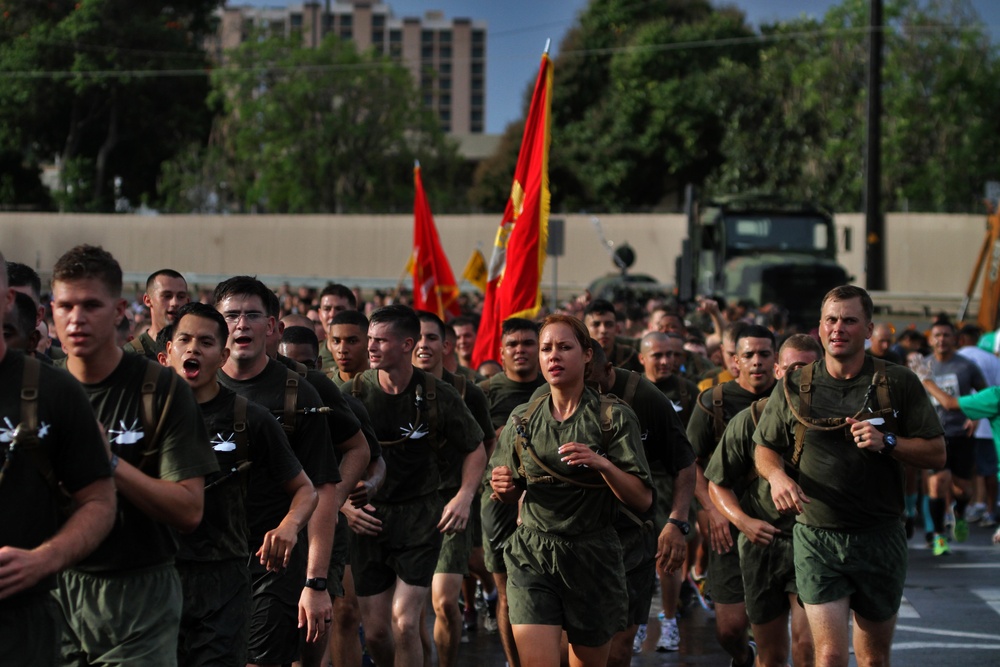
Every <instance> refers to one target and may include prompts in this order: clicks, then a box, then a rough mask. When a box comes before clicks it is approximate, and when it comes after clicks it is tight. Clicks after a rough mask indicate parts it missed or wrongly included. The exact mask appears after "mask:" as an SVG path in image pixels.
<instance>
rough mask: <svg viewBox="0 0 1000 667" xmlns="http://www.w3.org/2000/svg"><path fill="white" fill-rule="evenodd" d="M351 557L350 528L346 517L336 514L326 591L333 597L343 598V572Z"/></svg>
mask: <svg viewBox="0 0 1000 667" xmlns="http://www.w3.org/2000/svg"><path fill="white" fill-rule="evenodd" d="M350 557H351V527H350V526H349V525H348V524H347V517H346V516H344V515H343V514H341V513H340V512H337V528H336V529H335V530H334V531H333V550H332V551H331V552H330V567H329V568H328V569H327V575H326V590H328V591H330V595H332V596H333V597H338V598H342V597H344V572H346V571H347V561H348V559H349V558H350Z"/></svg>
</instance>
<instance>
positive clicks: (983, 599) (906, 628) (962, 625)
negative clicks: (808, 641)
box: [459, 526, 1000, 667]
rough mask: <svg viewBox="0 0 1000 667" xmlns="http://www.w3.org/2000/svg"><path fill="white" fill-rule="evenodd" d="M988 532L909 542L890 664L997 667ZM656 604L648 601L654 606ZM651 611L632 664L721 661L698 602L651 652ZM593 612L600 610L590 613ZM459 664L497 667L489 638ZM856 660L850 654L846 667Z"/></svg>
mask: <svg viewBox="0 0 1000 667" xmlns="http://www.w3.org/2000/svg"><path fill="white" fill-rule="evenodd" d="M992 535H993V529H992V528H990V529H987V528H980V527H977V526H972V527H971V528H970V531H969V540H968V541H967V542H966V543H964V544H953V545H952V553H951V555H949V556H943V557H934V556H933V555H932V554H931V551H930V549H927V548H926V547H925V546H924V544H923V539H922V538H921V537H920V536H919V535H918V536H915V537H914V538H913V539H912V540H911V541H910V565H909V571H908V574H907V579H906V589H905V591H904V593H903V595H904V599H903V606H902V608H901V609H900V617H899V622H898V624H897V628H896V635H895V638H894V641H893V654H892V660H893V663H895V664H897V665H906V667H941V666H951V665H970V666H973V665H974V666H975V667H980V666H990V665H996V666H1000V546H994V545H993V544H992V542H991V538H992ZM657 604H658V603H656V602H654V605H657ZM658 611H659V610H658V609H654V610H653V612H652V619H651V621H650V625H649V638H648V639H647V641H646V648H645V650H644V651H643V653H642V654H640V655H637V656H635V658H634V659H633V660H632V665H633V667H654V666H659V665H676V666H678V667H687V666H694V665H713V666H718V667H724V666H727V665H729V657H728V656H727V655H726V654H725V653H724V652H723V651H722V649H720V648H719V645H718V643H717V642H716V641H715V621H714V620H713V619H712V618H710V617H709V616H708V615H707V614H706V613H705V612H704V611H703V610H702V609H701V608H700V607H695V608H694V609H689V610H688V612H687V613H686V614H685V616H684V617H683V618H681V620H680V624H679V627H680V631H681V646H680V651H678V652H676V653H656V652H655V651H654V650H653V649H654V647H655V645H656V639H657V637H658V636H659V635H658V634H657V633H658V632H659V628H658V625H657V621H656V613H657V612H658ZM595 612H596V613H600V610H595ZM459 664H460V665H463V666H466V665H468V666H472V667H504V664H505V661H504V658H503V652H502V651H501V650H500V644H499V640H498V639H497V637H496V635H488V634H485V633H483V632H482V630H481V629H480V631H479V632H477V633H474V634H472V635H469V641H468V643H465V644H463V645H462V647H461V653H460V655H459ZM856 664H857V663H856V662H855V660H854V659H853V657H852V659H851V665H852V666H854V665H856Z"/></svg>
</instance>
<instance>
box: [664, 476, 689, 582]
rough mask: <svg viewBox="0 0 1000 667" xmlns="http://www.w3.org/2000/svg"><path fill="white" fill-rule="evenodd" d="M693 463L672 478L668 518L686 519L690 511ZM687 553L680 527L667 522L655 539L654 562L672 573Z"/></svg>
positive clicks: (665, 571) (685, 542) (682, 561)
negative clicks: (671, 501) (672, 489)
mask: <svg viewBox="0 0 1000 667" xmlns="http://www.w3.org/2000/svg"><path fill="white" fill-rule="evenodd" d="M695 477H696V474H695V464H694V463H691V465H689V466H688V467H686V468H684V469H683V470H681V471H680V472H678V473H677V476H676V477H675V478H674V497H673V503H672V504H671V506H670V518H671V519H677V520H678V521H685V522H686V521H687V518H688V514H689V513H690V511H691V495H692V494H693V493H694V482H695ZM686 555H687V541H686V540H685V536H684V534H683V533H682V532H681V529H680V528H678V527H677V526H676V525H674V524H672V523H667V524H666V525H665V526H663V530H662V531H660V536H659V537H658V538H657V540H656V562H657V567H658V568H659V570H660V572H664V573H667V574H672V573H673V572H675V571H676V570H677V568H678V567H680V566H681V565H682V564H683V563H684V556H686Z"/></svg>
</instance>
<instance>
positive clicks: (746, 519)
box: [708, 482, 781, 545]
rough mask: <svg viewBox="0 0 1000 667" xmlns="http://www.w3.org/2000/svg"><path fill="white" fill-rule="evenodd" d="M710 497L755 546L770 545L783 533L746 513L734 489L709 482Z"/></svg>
mask: <svg viewBox="0 0 1000 667" xmlns="http://www.w3.org/2000/svg"><path fill="white" fill-rule="evenodd" d="M708 495H709V496H711V497H712V502H713V503H715V506H716V507H717V508H719V511H720V512H721V513H722V514H723V516H725V517H726V518H727V519H729V520H730V521H732V523H733V525H734V526H736V528H737V529H739V531H740V532H741V533H743V534H744V535H746V536H747V539H749V540H750V541H751V542H753V543H754V544H759V545H768V544H770V543H771V541H772V540H773V539H774V536H775V535H777V534H778V533H779V532H781V531H779V530H778V529H777V528H775V527H774V526H772V525H771V524H770V523H768V522H767V521H762V520H760V519H755V518H753V517H752V516H750V515H749V514H747V513H746V512H744V511H743V508H742V507H740V501H739V499H738V498H737V497H736V494H735V493H733V490H732V489H730V488H728V487H725V486H719V485H718V484H716V483H715V482H709V483H708Z"/></svg>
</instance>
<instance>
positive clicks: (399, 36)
mask: <svg viewBox="0 0 1000 667" xmlns="http://www.w3.org/2000/svg"><path fill="white" fill-rule="evenodd" d="M389 43H390V44H402V43H403V31H402V30H390V31H389Z"/></svg>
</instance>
